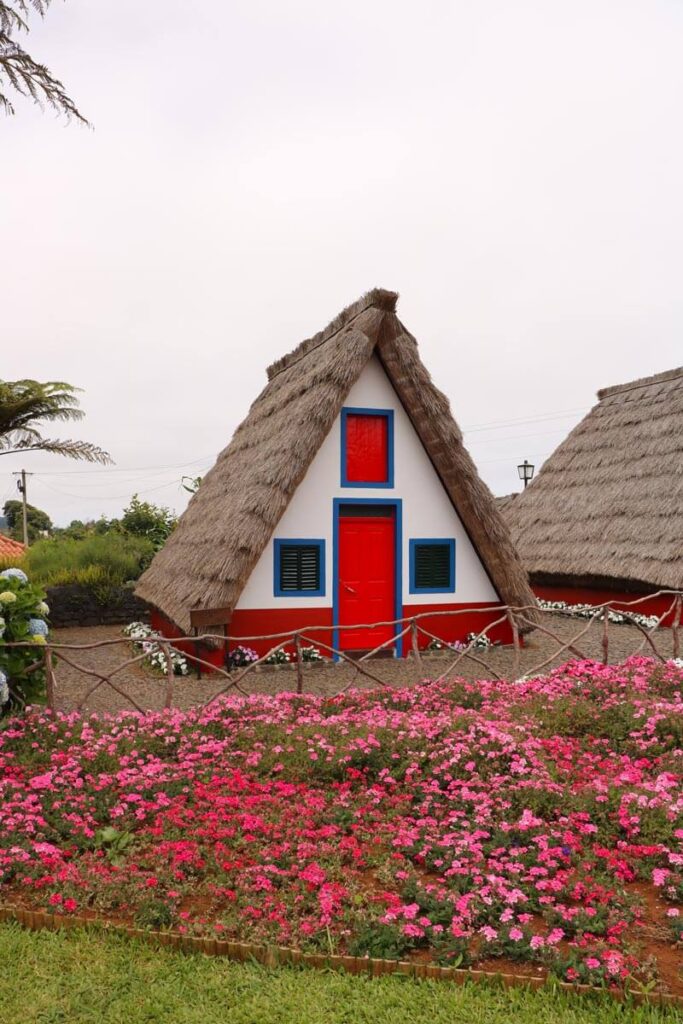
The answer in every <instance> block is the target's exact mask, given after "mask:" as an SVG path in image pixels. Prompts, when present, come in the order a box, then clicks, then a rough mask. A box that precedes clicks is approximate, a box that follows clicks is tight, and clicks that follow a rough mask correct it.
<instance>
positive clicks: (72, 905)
mask: <svg viewBox="0 0 683 1024" xmlns="http://www.w3.org/2000/svg"><path fill="white" fill-rule="evenodd" d="M77 906H78V904H77V903H76V900H73V899H71V898H69V899H68V900H64V909H65V910H66V912H67V914H73V912H74V910H75V909H76V907H77Z"/></svg>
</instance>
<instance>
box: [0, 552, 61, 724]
mask: <svg viewBox="0 0 683 1024" xmlns="http://www.w3.org/2000/svg"><path fill="white" fill-rule="evenodd" d="M44 597H45V594H44V593H43V592H42V590H40V588H39V587H37V586H36V585H35V584H32V583H29V582H28V579H27V577H26V574H25V573H24V572H23V571H22V570H21V569H17V568H10V569H5V570H4V572H2V573H0V714H3V713H7V712H8V711H10V710H13V709H16V707H17V706H21V705H22V704H29V703H31V702H33V701H34V700H35V699H36V698H37V697H38V696H39V694H40V692H41V690H42V687H43V683H44V679H45V673H44V670H43V658H42V650H41V646H40V645H41V644H44V643H45V638H46V636H47V632H48V627H47V622H46V621H45V616H46V615H47V614H48V611H49V609H48V606H47V605H46V604H45V601H44ZM11 643H29V644H32V645H35V648H34V647H9V646H8V644H11ZM36 662H37V663H38V665H37V666H36V667H34V666H35V663H36Z"/></svg>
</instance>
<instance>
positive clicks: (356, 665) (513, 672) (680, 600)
mask: <svg viewBox="0 0 683 1024" xmlns="http://www.w3.org/2000/svg"><path fill="white" fill-rule="evenodd" d="M653 597H666V598H671V601H670V604H668V605H667V606H666V608H665V611H664V612H663V613H662V614H661V615H659V616H658V617H657V618H656V620H655V622H654V624H653V625H650V626H645V625H643V624H642V623H640V622H637V621H636V620H635V619H634V618H633V615H632V614H631V613H635V614H638V607H639V606H641V605H642V604H643V603H644V602H649V601H651V600H652V598H653ZM610 612H613V613H616V614H618V615H620V616H623V618H624V619H625V620H626V621H627V622H628V623H630V625H631V626H632V627H635V629H636V630H637V631H638V632H639V634H641V636H640V638H639V643H638V644H637V645H634V648H633V650H632V651H629V652H628V653H629V654H632V655H636V654H641V653H643V651H646V652H647V653H649V654H651V655H652V656H653V657H655V658H656V659H658V660H659V661H661V662H665V661H666V660H667V659H668V658H670V657H673V658H679V657H680V650H681V645H680V630H681V625H682V623H681V614H682V612H683V591H675V590H661V591H658V592H657V593H656V594H648V595H646V596H644V597H642V598H636V599H634V600H633V601H630V602H618V606H617V604H616V603H615V602H609V601H607V602H604V603H603V604H600V605H595V606H592V608H591V610H590V612H589V613H588V614H589V617H588V618H587V619H586V620H585V621H583V620H582V621H581V622H580V625H579V626H578V628H577V632H576V634H575V635H573V636H571V637H570V638H569V639H567V638H566V637H563V636H560V635H558V633H557V630H556V629H552V628H550V626H549V625H547V623H545V622H542V621H541V619H542V618H544V617H550V619H551V620H552V618H553V617H555V618H557V617H558V616H566V613H563V612H562V611H559V610H554V609H543V608H539V606H538V605H524V606H519V607H517V606H510V605H492V606H490V607H487V608H481V607H477V608H457V609H453V610H448V611H446V610H445V611H425V612H423V613H420V614H418V615H414V616H411V617H410V618H403V619H395V620H390V621H386V622H372V623H359V624H354V625H353V626H350V625H348V624H344V625H343V626H341V627H339V626H329V625H324V626H321V625H316V626H309V627H306V628H304V629H300V630H297V631H288V632H280V633H271V634H260V635H258V636H244V637H239V638H231V639H228V638H227V637H226V636H224V635H219V634H202V635H201V637H197V636H196V635H192V636H185V637H176V638H174V639H173V640H170V639H167V638H164V637H161V636H159V637H157V636H153V637H151V638H149V639H150V640H151V641H152V642H153V643H154V644H155V645H156V647H157V648H158V649H159V650H160V651H162V652H163V654H164V656H165V661H166V667H167V668H166V683H165V694H164V701H163V706H164V707H165V708H172V707H174V704H175V699H176V689H177V684H178V682H179V680H181V677H179V676H176V674H175V672H174V668H173V660H172V658H171V654H172V652H174V651H176V652H178V646H177V645H178V644H181V643H182V644H183V645H184V648H185V649H183V651H182V653H183V657H185V658H186V659H187V660H188V662H190V663H192V664H194V665H195V666H196V667H197V669H198V671H199V672H201V670H202V669H206V670H207V671H209V672H210V673H211V674H212V679H215V678H216V677H218V679H219V680H221V681H223V680H224V685H221V686H220V688H219V689H218V690H217V691H215V692H213V693H212V694H211V696H210V697H209V698H208V699H207V700H206V701H204V702H200V703H203V704H204V706H208V705H209V704H211V703H212V702H213V701H215V700H217V699H218V698H219V697H221V696H223V695H224V694H226V693H228V692H230V691H232V690H234V691H237V692H239V693H242V694H244V695H245V696H248V691H247V690H245V689H244V687H243V685H242V683H243V681H244V680H245V679H246V678H247V676H249V674H250V673H253V672H254V671H255V670H256V669H258V668H259V667H260V666H262V665H264V664H265V663H267V662H268V661H269V659H271V658H272V657H273V655H276V654H277V652H279V651H282V650H285V649H286V648H293V650H294V663H293V666H292V667H293V669H294V671H295V679H296V683H295V686H294V687H292V689H295V690H296V692H297V693H303V691H304V664H305V661H304V656H303V653H302V652H303V648H304V645H311V646H315V647H317V648H318V649H319V650H322V651H324V652H326V653H327V654H328V655H329V656H330V657H331V658H333V659H338V660H340V661H343V662H346V663H349V664H350V665H351V667H352V669H353V675H352V678H351V680H350V681H349V682H348V683H346V685H345V686H343V687H340V688H339V689H337V690H335V692H336V693H343V692H344V691H346V690H348V689H349V688H350V687H351V686H352V685H353V684H354V682H355V680H356V679H357V677H358V676H362V677H364V678H366V679H369V680H370V681H371V682H372V683H374V684H376V685H377V686H382V687H389V688H391V687H392V684H391V683H388V682H387V681H386V680H385V679H382V678H381V677H380V676H379V675H378V674H377V672H376V671H373V668H372V667H370V665H368V662H369V661H371V659H373V658H374V657H377V656H378V655H381V653H382V651H384V650H386V649H388V648H391V647H393V646H394V645H395V644H396V643H397V642H398V641H399V640H401V639H406V638H409V640H408V642H409V643H410V656H411V657H412V658H413V659H414V663H415V665H416V668H417V667H418V666H420V665H421V662H422V659H423V654H424V647H423V648H422V649H421V647H420V639H421V638H424V639H425V640H427V641H429V642H431V641H434V642H436V643H439V644H442V645H443V646H444V647H445V648H446V649H447V648H448V647H449V645H448V644H446V642H445V641H444V640H443V639H442V638H441V637H439V636H438V635H437V634H435V633H433V632H431V631H429V630H427V629H426V627H425V625H424V624H423V623H424V620H425V619H429V620H431V621H433V620H434V619H437V618H450V619H452V618H454V617H457V616H462V615H468V614H472V613H477V614H479V615H482V614H490V615H493V614H496V613H498V614H497V617H496V618H495V619H492V621H490V622H488V623H487V624H486V626H484V627H483V628H482V629H481V631H480V632H479V633H477V634H476V636H472V638H471V639H470V640H469V641H468V642H467V643H462V644H458V645H457V646H454V647H453V655H454V657H453V659H452V660H449V661H448V664H447V666H446V668H445V669H444V670H443V671H442V672H440V673H439V675H438V676H437V677H436V681H437V682H441V681H442V680H443V679H445V678H446V677H448V676H452V675H453V674H454V673H455V672H456V669H457V668H458V666H459V665H460V663H461V662H462V661H463V660H465V659H467V660H470V661H472V662H474V663H476V664H478V665H479V666H480V667H481V668H482V669H483V674H482V677H481V678H494V679H499V680H500V679H503V678H505V677H510V678H512V679H517V678H519V676H520V672H521V660H522V653H523V650H524V643H525V642H524V634H525V632H527V631H531V630H538V631H539V632H540V633H541V634H543V635H544V636H547V637H548V638H549V639H550V641H553V642H554V643H555V645H556V647H555V648H554V649H553V650H552V652H551V653H550V654H547V653H546V654H545V656H544V657H543V659H542V660H541V661H539V662H538V663H537V664H534V665H531V666H526V667H525V670H524V675H525V676H527V677H530V676H533V675H538V674H539V673H541V672H542V671H543V670H544V669H547V668H548V667H549V666H550V665H552V664H553V663H556V662H557V661H558V659H559V658H560V657H562V656H563V655H565V654H566V655H567V658H568V657H569V656H570V655H571V656H573V657H575V658H580V659H586V658H591V657H594V655H590V654H588V653H587V652H586V651H584V650H582V649H581V647H579V643H580V642H581V640H582V639H583V638H584V637H585V636H586V634H587V633H589V631H590V630H591V629H592V627H593V626H594V625H596V623H602V631H601V642H600V647H601V657H602V662H603V664H609V659H610V637H611V635H612V629H613V628H617V629H618V628H621V627H618V626H617V627H614V626H611V623H610V615H609V613H610ZM665 622H670V643H669V647H670V651H671V653H670V654H664V653H662V651H661V650H660V649H659V648H658V646H657V643H656V639H655V637H656V635H657V634H658V632H660V633H661V631H662V629H663V623H665ZM505 625H507V626H509V629H510V635H511V638H512V643H511V644H510V645H509V648H510V653H511V661H510V670H509V671H508V672H506V673H505V676H502V675H501V674H500V673H499V672H498V671H497V670H496V669H495V668H494V667H493V666H492V665H491V664H489V663H488V662H487V660H485V658H484V657H482V649H481V647H482V641H484V638H488V637H489V634H490V633H491V632H492V631H493V630H494V629H496V628H497V627H499V626H505ZM379 627H383V628H389V627H393V630H395V632H392V635H391V636H390V637H389V638H388V639H387V640H385V641H383V642H382V643H381V644H379V645H378V646H376V647H375V648H373V649H372V650H370V651H367V652H366V653H364V654H363V655H362V656H360V657H356V658H354V657H352V655H350V654H349V653H348V652H347V651H342V650H338V649H336V648H334V647H332V646H330V645H329V644H327V643H325V642H323V641H322V640H321V639H320V637H319V636H318V635H317V634H320V633H327V634H329V633H330V632H332V633H333V635H337V634H336V630H337V629H339V628H342V629H349V628H353V629H354V630H357V629H367V630H371V629H377V628H379ZM666 629H667V633H668V632H669V627H668V626H667V627H666ZM255 641H259V642H260V643H263V642H266V641H270V642H271V643H272V646H270V647H269V649H268V651H267V653H266V654H264V655H263V656H261V657H259V658H257V659H256V660H255V661H252V662H250V663H249V664H247V665H244V666H241V667H239V668H233V669H229V668H227V667H219V666H217V665H215V664H213V663H212V662H210V661H208V660H207V659H206V657H204V658H202V657H201V656H200V654H199V650H200V644H210V645H214V646H216V647H221V646H222V647H223V648H224V649H225V648H226V645H227V644H228V643H232V644H235V643H239V644H245V643H249V642H255ZM134 642H135V641H133V640H131V638H129V637H124V636H122V637H116V638H112V639H108V640H99V641H96V642H94V643H89V644H63V643H55V642H52V641H48V643H47V644H46V645H45V647H44V648H43V651H42V652H41V653H42V658H41V659H40V661H36V662H34V663H33V665H31V666H29V669H34V668H36V667H37V666H39V665H40V664H41V662H42V664H43V666H44V671H45V681H46V693H47V705H48V707H49V708H50V709H51V710H53V711H54V710H56V709H57V707H58V705H59V676H60V673H59V668H60V665H67V666H70V668H71V669H72V670H75V671H77V672H80V673H82V674H83V675H84V676H88V677H92V679H93V683H92V685H91V686H89V688H88V689H87V691H86V692H85V694H84V695H83V697H82V698H81V700H80V701H79V703H78V705H77V708H76V710H82V709H83V708H84V707H85V706H86V705H87V702H88V701H89V699H90V697H91V696H92V695H93V694H94V693H95V692H96V691H97V690H98V689H99V688H100V687H102V686H109V687H111V689H112V690H114V691H115V692H116V693H117V694H119V696H120V697H122V698H123V699H124V700H125V701H127V702H128V703H129V704H130V705H131V706H132V707H133V708H134V709H135V710H136V711H140V712H143V713H144V712H145V711H146V710H147V709H146V708H144V707H142V706H141V705H140V704H139V703H138V701H137V700H136V697H135V695H133V694H131V693H130V692H128V691H127V690H126V689H124V687H123V686H121V685H119V682H118V681H117V680H115V678H114V677H115V676H118V675H120V674H121V673H123V672H124V671H125V670H127V669H129V668H131V667H132V666H134V665H136V664H138V663H141V662H144V661H145V660H146V659H147V658H148V657H149V651H145V652H142V653H138V654H134V655H133V657H129V658H126V659H125V660H123V661H121V663H120V664H117V665H116V666H114V667H113V668H111V669H110V670H109V671H107V672H102V671H98V670H97V669H96V668H93V667H92V666H88V665H83V664H78V662H76V661H75V660H73V659H74V656H77V653H78V652H81V653H82V652H84V651H92V650H95V649H97V648H103V647H110V646H113V645H121V644H124V645H126V647H127V648H129V647H130V645H131V643H134ZM185 645H192V646H193V649H194V653H189V652H188V650H187V649H186V647H185ZM8 646H12V647H27V646H29V645H28V644H8ZM30 646H31V647H32V648H33V649H34V650H35V646H34V645H30ZM73 652H77V653H76V655H74V654H73ZM226 653H227V652H226ZM623 657H624V653H623V645H620V658H619V659H618V660H621V659H622V658H623Z"/></svg>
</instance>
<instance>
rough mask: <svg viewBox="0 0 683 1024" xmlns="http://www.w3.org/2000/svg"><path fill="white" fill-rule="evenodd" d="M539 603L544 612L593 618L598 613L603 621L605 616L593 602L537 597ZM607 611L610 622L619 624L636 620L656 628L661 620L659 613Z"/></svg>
mask: <svg viewBox="0 0 683 1024" xmlns="http://www.w3.org/2000/svg"><path fill="white" fill-rule="evenodd" d="M537 604H538V607H539V608H541V609H542V610H543V611H544V612H558V614H560V615H566V616H567V617H568V618H570V619H592V618H593V616H594V615H598V619H599V620H600V621H602V619H603V617H604V611H603V612H602V613H601V614H598V612H599V611H600V608H599V606H596V605H593V604H567V602H566V601H544V600H542V599H541V598H540V597H539V598H537ZM606 611H607V620H608V622H614V623H616V624H617V625H619V626H623V625H624V624H627V623H629V622H635V623H636V624H637V625H639V626H643V628H644V629H654V627H655V626H656V625H657V624H658V622H659V617H658V616H657V615H642V614H641V613H640V612H632V611H623V612H615V611H614V609H612V608H607V609H606Z"/></svg>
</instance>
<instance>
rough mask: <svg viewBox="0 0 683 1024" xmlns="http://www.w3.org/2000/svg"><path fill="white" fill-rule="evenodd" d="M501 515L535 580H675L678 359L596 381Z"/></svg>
mask: <svg viewBox="0 0 683 1024" xmlns="http://www.w3.org/2000/svg"><path fill="white" fill-rule="evenodd" d="M505 517H506V519H507V521H508V524H509V525H510V528H511V530H512V536H513V539H514V540H515V541H516V543H517V548H518V551H519V553H520V555H521V556H522V561H523V562H524V564H525V566H526V568H527V569H528V570H529V573H530V575H531V578H532V580H533V581H535V582H538V583H543V582H545V583H556V582H565V583H567V584H578V585H581V584H591V583H592V584H594V585H611V586H622V585H624V584H628V585H629V587H630V588H632V589H644V588H649V587H657V588H659V589H678V588H683V367H679V368H678V369H676V370H669V371H668V372H667V373H658V374H656V375H655V376H654V377H646V378H643V379H642V380H634V381H631V382H630V383H628V384H620V385H618V386H617V387H611V388H604V389H603V390H602V391H599V392H598V404H597V405H596V406H595V407H594V408H593V409H592V410H591V412H589V413H588V415H587V416H586V417H585V419H583V420H582V421H581V423H579V425H578V426H577V427H575V428H574V430H572V432H571V433H570V434H569V436H568V437H567V439H566V440H565V441H564V442H563V443H562V444H561V445H560V446H559V448H558V449H557V450H556V451H555V452H554V453H553V455H551V457H550V458H549V459H548V461H547V462H546V463H545V465H544V466H543V468H542V469H541V471H540V473H539V474H538V476H537V477H536V479H535V480H534V481H533V482H532V483H531V484H530V485H529V486H528V487H527V489H526V490H525V491H523V492H522V493H521V494H520V495H519V496H518V497H517V498H516V499H515V500H514V501H513V502H512V503H511V504H510V505H509V506H508V507H507V508H506V509H505Z"/></svg>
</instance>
